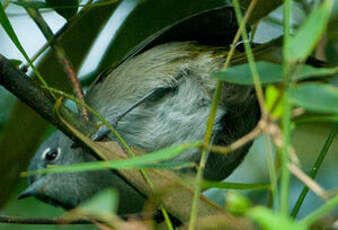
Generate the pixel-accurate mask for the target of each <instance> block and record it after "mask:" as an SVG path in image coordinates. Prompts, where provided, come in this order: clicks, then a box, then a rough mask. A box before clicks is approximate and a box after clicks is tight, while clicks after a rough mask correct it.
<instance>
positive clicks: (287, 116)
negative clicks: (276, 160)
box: [280, 0, 292, 215]
mask: <svg viewBox="0 0 338 230" xmlns="http://www.w3.org/2000/svg"><path fill="white" fill-rule="evenodd" d="M290 17H291V0H284V44H283V79H284V87H285V93H284V116H283V121H282V122H283V146H282V156H281V200H280V202H281V205H280V211H281V212H282V213H283V214H285V215H287V214H288V211H289V196H290V194H289V186H290V171H289V169H288V164H289V144H290V134H291V133H290V124H291V109H292V107H291V104H290V96H289V83H290V63H289V60H290V59H289V54H288V52H289V40H290V28H291V26H290Z"/></svg>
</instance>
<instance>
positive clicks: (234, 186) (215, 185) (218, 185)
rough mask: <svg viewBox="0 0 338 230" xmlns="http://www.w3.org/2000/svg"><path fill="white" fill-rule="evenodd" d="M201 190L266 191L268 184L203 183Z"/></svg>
mask: <svg viewBox="0 0 338 230" xmlns="http://www.w3.org/2000/svg"><path fill="white" fill-rule="evenodd" d="M202 188H203V189H209V188H221V189H236V190H246V189H250V190H264V189H266V190H268V189H270V185H269V184H244V183H229V182H217V181H203V182H202Z"/></svg>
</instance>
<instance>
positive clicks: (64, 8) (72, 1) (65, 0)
mask: <svg viewBox="0 0 338 230" xmlns="http://www.w3.org/2000/svg"><path fill="white" fill-rule="evenodd" d="M46 3H47V6H48V7H51V8H54V10H55V11H56V12H57V13H58V14H60V15H61V16H62V17H64V18H65V19H66V20H69V19H70V18H71V17H73V16H74V15H75V14H76V13H77V10H78V6H79V1H78V0H46Z"/></svg>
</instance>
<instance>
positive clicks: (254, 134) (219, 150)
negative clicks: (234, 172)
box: [204, 125, 262, 154]
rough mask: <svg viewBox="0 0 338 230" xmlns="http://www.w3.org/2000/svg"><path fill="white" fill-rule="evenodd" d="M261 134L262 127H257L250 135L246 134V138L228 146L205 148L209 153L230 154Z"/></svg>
mask: <svg viewBox="0 0 338 230" xmlns="http://www.w3.org/2000/svg"><path fill="white" fill-rule="evenodd" d="M261 132H262V127H261V126H260V125H257V126H256V127H255V128H254V129H253V130H252V131H251V132H250V133H248V134H246V135H245V136H243V137H241V138H240V139H238V140H236V141H235V142H233V143H232V144H230V145H228V146H220V145H211V146H204V147H205V148H207V150H208V151H211V152H213V153H220V154H228V153H229V152H232V151H234V150H236V149H239V148H240V147H242V146H243V145H245V144H247V143H249V142H250V141H252V140H253V139H255V138H256V137H257V136H258V135H259V134H260V133H261Z"/></svg>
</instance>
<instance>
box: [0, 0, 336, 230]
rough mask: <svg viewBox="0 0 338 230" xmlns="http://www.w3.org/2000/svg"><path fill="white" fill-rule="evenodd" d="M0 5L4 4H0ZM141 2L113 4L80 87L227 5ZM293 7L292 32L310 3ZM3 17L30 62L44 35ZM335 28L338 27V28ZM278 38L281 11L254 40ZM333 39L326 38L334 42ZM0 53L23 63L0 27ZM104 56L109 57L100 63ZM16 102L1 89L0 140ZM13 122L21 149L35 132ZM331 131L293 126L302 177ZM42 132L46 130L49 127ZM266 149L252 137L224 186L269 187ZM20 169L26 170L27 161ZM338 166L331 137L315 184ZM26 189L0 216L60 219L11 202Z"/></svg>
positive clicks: (50, 17)
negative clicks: (175, 27)
mask: <svg viewBox="0 0 338 230" xmlns="http://www.w3.org/2000/svg"><path fill="white" fill-rule="evenodd" d="M1 1H2V2H4V1H3V0H1ZM146 2H148V3H144V1H142V0H124V1H120V2H119V3H116V6H114V7H115V8H114V10H113V11H112V14H111V16H110V17H109V20H108V21H107V22H106V23H105V24H104V25H103V26H102V27H101V28H100V29H99V30H98V33H97V34H98V35H97V37H96V38H95V42H94V43H93V44H92V45H91V46H90V50H89V53H88V54H87V56H86V59H85V61H83V62H82V63H81V65H80V66H79V72H78V73H79V74H78V75H79V77H80V79H81V80H82V82H85V84H87V82H90V79H93V76H94V77H95V76H96V74H97V72H99V71H100V70H102V69H103V67H102V65H107V63H109V62H110V64H111V63H114V62H117V60H119V59H120V58H121V57H122V56H123V55H124V54H125V53H126V52H127V51H128V50H130V49H131V48H132V47H133V46H135V45H136V44H137V43H138V42H139V41H141V40H142V39H144V38H145V37H146V36H147V35H149V34H151V33H153V32H154V31H157V30H158V29H159V28H162V27H163V25H166V23H170V22H172V21H173V20H175V18H177V17H182V15H187V14H191V13H192V12H198V11H200V10H202V9H208V8H211V7H215V6H217V5H222V4H224V3H227V1H208V3H206V2H205V1H203V0H198V1H197V0H194V1H182V0H177V1H176V0H173V1H166V2H165V1H150V0H149V1H146ZM298 2H299V3H296V4H294V7H293V11H294V12H293V18H292V20H293V21H292V25H293V28H297V27H298V26H299V25H300V24H301V23H302V22H303V20H304V18H305V17H306V15H307V14H308V13H309V10H308V8H307V6H308V4H309V3H311V1H298ZM83 3H85V2H83ZM6 12H7V14H8V16H9V19H10V21H11V23H12V25H13V27H14V30H15V32H16V33H17V36H18V37H19V40H20V42H21V43H22V45H23V47H24V48H25V50H26V52H27V53H28V55H29V56H30V57H32V56H34V54H36V53H37V51H38V50H39V49H40V48H41V47H42V46H43V45H44V44H45V42H46V40H45V39H44V37H43V35H42V34H41V32H40V31H39V29H38V28H37V27H36V25H35V24H34V22H33V21H32V20H31V19H30V18H29V17H28V16H27V14H26V12H25V11H24V10H23V9H22V8H21V7H18V6H15V5H13V4H10V5H9V7H8V8H7V9H6ZM335 12H336V13H337V12H338V4H337V1H336V4H335ZM43 17H44V18H45V19H46V20H47V22H48V24H49V26H50V27H51V28H52V30H53V32H57V31H58V30H59V29H60V28H62V26H63V25H64V24H65V23H66V20H65V19H63V18H62V17H60V16H59V15H57V14H56V13H55V12H54V11H52V10H49V9H45V10H43ZM85 26H86V27H87V28H86V29H88V30H90V29H91V28H93V29H94V28H95V26H96V25H95V23H89V22H88V23H87V24H85ZM336 28H338V26H337V27H336ZM281 34H282V7H279V8H278V9H276V10H274V11H273V12H272V13H270V14H269V16H268V17H266V18H264V20H262V21H261V22H260V23H259V25H258V28H257V32H256V34H255V37H254V41H255V42H257V43H264V42H267V41H269V40H271V39H273V38H276V37H278V36H280V35H281ZM337 34H338V32H337ZM337 34H336V35H331V36H337V37H338V35H337ZM74 39H86V37H80V38H78V37H76V38H74ZM331 40H332V41H335V42H331V43H330V44H329V45H330V47H331V48H330V50H327V56H330V57H332V58H331V59H330V60H328V61H332V62H336V64H337V63H338V54H337V53H338V52H337V50H338V45H337V44H338V43H337V41H338V39H336V40H334V39H331ZM0 53H1V54H2V55H4V56H5V57H7V58H9V59H18V60H22V61H23V60H24V58H23V56H22V55H21V53H20V52H19V51H18V50H17V48H16V47H15V46H14V44H13V43H12V41H11V40H10V39H9V37H8V36H7V35H6V33H5V31H3V29H2V28H0ZM109 55H110V56H109ZM103 56H105V57H107V56H108V57H107V58H105V59H103V58H102V57H103ZM87 79H89V80H87ZM16 103H17V100H16V98H15V97H14V96H12V95H11V94H9V93H8V92H7V91H6V90H5V89H4V88H2V87H0V141H1V140H3V139H4V138H5V137H4V136H5V133H4V132H6V131H7V130H8V129H6V122H8V121H9V120H10V119H13V117H11V116H13V108H14V106H16ZM15 119H17V120H18V122H17V128H18V129H17V130H15V129H14V130H12V132H17V136H18V137H19V138H18V139H17V140H15V141H16V143H17V145H20V143H21V137H20V136H27V135H30V136H34V135H35V133H30V132H22V130H20V128H21V127H20V124H22V122H24V121H22V120H21V119H24V118H23V117H16V118H15ZM331 127H332V124H329V123H315V124H303V125H299V126H297V127H295V132H294V135H293V137H292V138H293V146H294V147H295V149H296V153H297V155H298V157H299V159H300V161H301V166H302V169H303V170H304V171H305V172H309V171H310V170H311V167H312V165H313V163H314V161H315V159H316V157H317V155H318V154H319V152H320V150H321V148H322V146H323V145H324V142H325V140H326V138H327V136H328V134H329V132H330V129H331ZM45 129H46V130H48V129H49V130H50V129H51V128H45ZM45 133H46V132H45V131H44V132H43V134H37V135H36V138H33V140H35V142H34V141H32V143H31V145H32V149H34V148H36V146H37V145H38V144H39V142H41V141H42V140H43V138H41V136H44V135H45ZM6 135H7V134H6ZM33 142H34V143H33ZM17 145H11V146H8V145H7V147H6V148H1V149H0V152H1V154H3V153H6V152H10V151H12V150H11V149H10V148H13V149H14V148H17ZM0 146H1V145H0ZM2 146H4V145H2ZM265 146H266V145H265V143H264V138H263V137H259V138H257V139H256V140H255V143H254V145H253V146H252V148H251V150H250V153H249V154H248V156H247V157H246V158H245V160H244V162H243V163H242V164H241V166H240V167H239V168H238V169H237V170H236V171H235V172H234V173H233V174H232V175H231V176H230V177H228V178H227V179H226V181H227V182H241V183H268V182H269V174H268V168H267V163H266V150H265ZM23 154H24V153H23ZM1 160H2V156H1V158H0V161H1ZM18 164H20V162H18ZM25 164H26V165H27V163H26V162H25ZM337 165H338V138H335V140H334V143H333V144H332V146H331V148H330V151H329V153H328V155H327V157H326V159H325V161H324V163H323V166H322V167H321V169H320V171H319V174H318V176H317V179H316V181H317V182H318V183H319V184H320V185H321V186H323V187H324V188H325V189H334V188H337V186H338V179H337V178H338V170H337ZM25 167H26V166H25ZM4 186H6V185H5V184H3V185H1V187H4ZM25 186H26V178H21V179H20V181H19V183H17V185H16V191H15V192H14V193H12V194H10V197H11V199H10V201H9V202H8V203H7V205H6V206H5V208H4V209H2V210H0V215H2V214H5V215H12V216H22V217H59V216H60V215H62V213H63V212H64V211H63V210H62V209H60V208H56V207H53V206H50V205H47V204H44V203H42V202H40V201H38V200H36V199H34V198H28V199H25V200H22V201H18V200H16V196H17V195H18V194H19V193H20V192H21V191H22V190H24V188H25ZM302 188H303V185H302V184H301V183H300V182H299V181H298V180H297V179H296V178H292V187H291V203H292V204H291V208H292V207H293V204H294V202H295V201H296V199H297V197H298V195H299V193H300V191H301V189H302ZM240 192H241V193H243V194H246V195H248V197H249V198H250V200H251V202H252V203H253V204H264V205H265V204H266V203H267V197H268V196H267V192H266V191H240ZM206 194H207V195H208V197H210V198H211V199H213V200H214V201H216V202H217V203H219V204H220V205H223V204H224V197H225V191H224V190H217V189H212V190H210V191H207V192H206ZM322 204H323V200H322V199H321V198H319V197H317V196H316V195H314V194H313V193H312V192H310V193H309V194H308V196H307V197H306V199H305V202H304V204H303V207H302V209H301V212H300V213H299V215H298V217H299V218H301V217H303V216H304V215H306V214H308V213H309V212H311V211H312V210H314V209H315V208H317V207H319V206H320V205H322ZM336 213H337V214H338V210H336ZM2 229H18V230H19V229H23V230H29V229H95V227H94V226H37V225H34V226H28V225H13V224H11V225H9V224H0V230H2Z"/></svg>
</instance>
